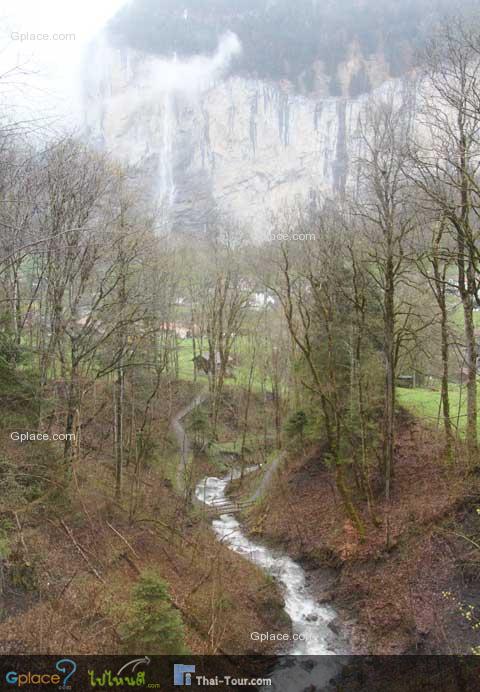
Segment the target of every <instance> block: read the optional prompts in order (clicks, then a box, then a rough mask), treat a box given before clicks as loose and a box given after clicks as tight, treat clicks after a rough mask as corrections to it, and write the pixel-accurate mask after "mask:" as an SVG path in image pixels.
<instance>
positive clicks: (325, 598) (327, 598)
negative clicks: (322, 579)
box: [317, 591, 334, 603]
mask: <svg viewBox="0 0 480 692" xmlns="http://www.w3.org/2000/svg"><path fill="white" fill-rule="evenodd" d="M333 599H334V594H333V591H324V592H323V593H321V594H320V596H319V597H318V598H317V601H318V602H319V603H330V602H331V601H333Z"/></svg>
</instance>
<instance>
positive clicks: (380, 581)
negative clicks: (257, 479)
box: [250, 420, 480, 654]
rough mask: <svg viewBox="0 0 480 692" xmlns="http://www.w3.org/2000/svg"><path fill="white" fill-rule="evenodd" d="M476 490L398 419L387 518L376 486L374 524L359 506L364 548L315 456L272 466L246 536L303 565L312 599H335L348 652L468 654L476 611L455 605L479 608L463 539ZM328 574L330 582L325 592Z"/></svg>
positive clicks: (469, 547) (471, 553)
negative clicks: (345, 631)
mask: <svg viewBox="0 0 480 692" xmlns="http://www.w3.org/2000/svg"><path fill="white" fill-rule="evenodd" d="M379 480H380V479H379ZM479 492H480V483H479V480H478V476H477V475H472V474H467V470H466V468H465V467H463V466H462V465H457V466H455V467H448V466H446V465H445V463H444V462H443V461H442V454H441V444H440V442H439V441H438V439H435V434H434V433H432V431H429V430H425V429H422V428H421V427H419V426H418V425H416V424H415V423H413V422H412V421H408V420H404V421H403V422H402V423H401V427H400V432H399V436H398V440H397V445H396V452H395V482H394V489H393V498H392V504H391V507H390V512H389V520H388V521H387V508H386V506H385V504H384V502H383V500H382V499H381V498H382V496H381V484H380V482H379V483H378V488H377V500H376V507H375V513H376V515H377V517H378V519H379V521H378V522H377V523H378V525H375V524H374V523H373V522H372V520H371V518H369V516H368V511H367V508H366V506H365V504H364V503H362V502H361V501H360V500H359V499H357V502H358V504H359V507H360V508H361V511H362V514H363V517H364V519H365V522H366V529H367V531H366V540H365V541H364V542H363V543H362V542H360V540H359V538H358V535H357V533H356V531H355V530H354V528H353V527H352V525H351V524H350V522H349V521H348V520H347V519H346V516H345V514H344V512H343V509H342V504H341V499H340V497H339V496H338V493H337V492H336V489H335V486H334V483H333V480H332V474H331V471H329V470H328V468H327V467H326V465H325V463H324V460H323V458H322V454H321V452H320V451H318V450H317V451H315V450H312V451H311V452H310V454H309V455H308V456H307V457H306V458H303V459H302V458H300V457H299V456H297V457H296V458H295V459H292V458H291V459H289V460H288V461H287V462H286V463H285V464H283V466H281V467H280V468H279V471H278V473H277V474H276V475H275V478H274V481H273V483H272V485H271V488H270V491H269V492H268V493H267V494H266V495H265V496H264V499H263V501H262V502H261V504H260V505H259V506H258V507H257V508H256V510H255V512H254V514H253V516H251V517H250V530H251V533H252V534H255V535H257V534H258V535H260V536H262V538H264V539H268V540H270V541H271V542H272V543H274V544H277V545H281V546H282V547H283V548H285V549H286V550H287V551H288V552H289V554H290V555H291V556H292V557H294V558H295V559H297V560H300V561H301V562H302V563H303V564H304V565H305V566H306V567H307V568H308V571H309V575H310V579H311V581H312V584H314V585H315V584H317V585H318V584H322V586H321V587H319V586H317V594H318V597H319V598H320V600H322V599H323V600H325V601H332V602H334V604H335V607H336V609H337V610H338V611H339V613H340V615H341V619H343V620H344V621H346V622H347V626H348V627H349V629H350V630H351V642H352V646H353V647H354V650H356V651H358V652H368V653H374V654H393V653H394V654H399V653H406V652H412V653H414V652H427V653H428V652H433V653H451V652H454V651H459V652H463V653H469V652H470V650H471V647H472V646H474V645H476V644H477V643H478V642H477V639H478V636H477V635H476V633H475V630H474V629H473V627H472V625H474V624H475V623H476V622H477V617H476V615H477V610H476V609H475V608H474V610H473V613H472V617H471V618H470V620H469V619H468V617H464V616H462V613H461V605H462V604H463V605H467V606H476V605H477V603H478V594H477V592H478V579H479V576H480V549H479V548H478V545H477V546H475V545H473V544H472V543H471V542H469V541H468V538H471V537H474V536H475V534H476V533H478V530H479V527H478V515H477V513H476V508H477V506H478V505H477V500H478V498H479V497H480V495H479ZM387 525H389V530H390V541H389V543H390V545H389V547H388V548H387V545H386V538H387V536H386V532H387ZM464 536H465V537H464ZM326 570H328V571H329V572H330V574H331V575H332V574H333V575H334V576H333V577H332V582H331V583H332V587H331V590H329V591H328V592H325V586H324V584H325V574H326Z"/></svg>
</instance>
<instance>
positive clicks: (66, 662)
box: [5, 658, 77, 689]
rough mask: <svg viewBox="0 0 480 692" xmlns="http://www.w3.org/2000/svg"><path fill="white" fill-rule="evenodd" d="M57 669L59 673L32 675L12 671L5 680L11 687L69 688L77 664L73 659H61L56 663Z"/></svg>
mask: <svg viewBox="0 0 480 692" xmlns="http://www.w3.org/2000/svg"><path fill="white" fill-rule="evenodd" d="M55 668H56V669H57V670H58V671H59V673H62V674H63V677H62V676H61V675H58V674H57V673H32V671H31V670H29V671H28V672H27V673H17V672H16V671H15V670H10V671H9V672H8V673H7V674H6V675H5V680H6V681H7V682H8V684H9V685H15V686H16V687H23V686H24V685H60V686H61V687H63V688H65V689H66V688H67V684H68V681H69V680H70V678H71V677H72V675H73V674H74V672H75V671H76V670H77V664H76V663H75V661H72V659H71V658H61V659H60V660H59V661H57V662H56V663H55Z"/></svg>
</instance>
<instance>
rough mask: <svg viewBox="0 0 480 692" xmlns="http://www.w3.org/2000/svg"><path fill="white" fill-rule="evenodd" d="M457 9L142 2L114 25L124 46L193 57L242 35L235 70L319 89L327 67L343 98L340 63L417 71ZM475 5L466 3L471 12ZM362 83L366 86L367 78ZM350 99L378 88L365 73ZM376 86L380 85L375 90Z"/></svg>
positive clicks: (393, 4) (405, 4)
mask: <svg viewBox="0 0 480 692" xmlns="http://www.w3.org/2000/svg"><path fill="white" fill-rule="evenodd" d="M456 7H457V6H456V4H455V3H453V5H452V3H451V2H450V3H445V2H444V1H443V0H437V1H435V2H432V0H422V1H421V2H411V1H410V0H402V2H398V1H397V0H389V1H388V2H385V1H383V2H381V3H379V2H378V1H377V0H368V2H358V1H357V0H341V1H340V2H338V1H337V2H318V1H317V0H301V2H298V3H296V4H292V3H291V2H290V1H289V0H275V1H274V2H272V1H271V0H261V1H260V2H258V1H256V2H251V1H250V0H235V1H234V2H231V0H218V2H209V3H208V5H205V3H203V2H197V1H196V0H185V2H183V3H180V4H179V3H178V2H176V0H162V2H156V1H155V0H136V1H135V2H132V3H129V4H128V5H126V6H125V7H124V8H123V9H122V10H121V11H120V12H119V13H118V14H117V15H116V16H115V17H114V19H113V20H112V21H111V23H110V27H109V28H110V32H111V34H112V35H113V36H114V37H116V40H117V41H119V43H120V44H126V45H130V46H132V47H133V48H136V49H139V50H142V51H147V52H151V53H153V54H161V55H172V54H173V53H175V54H178V55H179V56H191V55H194V54H196V53H206V52H207V53H208V52H213V51H214V50H215V48H216V45H217V43H218V39H219V37H220V36H221V35H222V34H224V33H226V32H227V31H232V32H234V33H235V34H236V35H237V36H238V37H239V39H240V42H241V43H242V46H243V52H242V55H241V56H239V57H238V58H237V59H236V64H235V72H236V73H237V74H240V75H242V76H245V75H248V76H249V77H252V76H256V77H257V78H259V79H270V80H280V79H284V80H288V81H290V82H291V83H292V84H293V85H294V87H295V88H296V89H300V90H302V91H306V92H307V93H308V92H311V91H314V90H315V75H316V71H317V70H318V67H319V65H321V66H322V67H321V69H322V71H323V72H324V74H325V75H326V77H327V78H328V80H329V93H330V94H331V95H332V96H338V95H340V93H341V90H340V86H339V83H338V76H339V74H338V68H339V65H340V64H341V63H342V62H343V61H345V60H348V58H349V56H350V53H351V52H352V50H354V48H355V47H356V48H357V49H358V51H359V53H360V55H361V56H363V58H364V60H366V61H369V60H370V61H372V60H373V61H376V60H381V59H382V57H381V56H383V59H384V60H385V62H386V64H387V70H388V73H389V75H390V76H391V77H399V76H401V75H403V74H405V73H406V72H408V71H409V70H411V69H412V67H414V66H415V63H416V54H417V50H418V49H419V48H420V47H421V46H423V45H424V44H425V41H426V40H427V39H428V36H429V35H430V33H431V29H432V25H433V24H434V23H435V21H438V20H439V17H441V16H443V14H444V13H445V12H453V11H454V10H455V8H456ZM469 7H474V5H470V3H469V2H462V13H467V12H468V8H469ZM360 80H361V81H360ZM356 81H357V84H356V85H355V84H354V85H352V86H351V92H350V95H351V96H352V97H355V96H356V95H357V94H358V93H363V92H364V91H366V92H368V91H370V88H371V85H370V83H369V82H368V80H366V79H365V77H364V78H363V79H362V72H361V71H359V72H358V73H357V77H356ZM375 86H376V85H375Z"/></svg>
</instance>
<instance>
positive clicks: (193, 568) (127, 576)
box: [0, 373, 284, 654]
mask: <svg viewBox="0 0 480 692" xmlns="http://www.w3.org/2000/svg"><path fill="white" fill-rule="evenodd" d="M0 375H1V373H0ZM7 384H8V388H7ZM21 384H22V383H21V382H17V380H12V382H11V383H10V382H9V383H5V382H4V381H3V380H2V379H1V377H0V387H1V388H0V412H1V414H2V415H1V419H2V420H1V423H0V434H1V439H2V450H1V458H0V481H1V482H2V487H3V489H4V493H2V498H1V503H0V519H1V523H0V559H1V566H2V593H1V598H0V606H1V616H0V621H1V624H2V642H1V646H0V652H1V653H16V654H19V653H42V654H49V653H57V652H58V651H66V650H68V651H69V652H71V653H72V654H87V653H88V654H108V653H121V652H123V651H124V650H125V644H124V642H123V636H124V625H125V623H126V622H127V621H128V620H129V618H130V617H131V598H132V588H133V587H134V585H135V584H136V583H137V582H138V579H139V577H140V576H141V575H142V574H143V573H144V572H145V571H146V570H148V571H149V572H154V573H155V574H156V575H158V577H159V578H161V579H163V580H164V582H165V583H166V584H167V588H168V593H169V600H170V603H171V606H172V607H173V608H174V609H176V610H177V611H178V612H179V613H180V615H181V618H182V620H183V623H184V632H185V643H186V646H187V648H188V649H189V650H190V651H192V652H194V653H197V654H201V653H214V652H218V653H220V652H222V651H223V652H227V653H241V654H244V653H246V650H245V642H250V641H251V639H250V632H251V631H252V630H256V631H266V630H270V629H278V628H279V627H280V626H282V625H284V622H283V600H282V598H281V596H280V595H279V593H278V590H277V588H276V587H275V584H274V583H273V582H272V581H271V580H268V579H267V578H266V577H265V576H264V574H263V572H262V571H261V570H259V569H258V568H256V567H255V566H254V565H252V564H250V563H249V562H247V561H245V560H244V559H242V558H241V557H240V556H238V555H236V554H235V553H232V551H230V550H229V549H228V548H227V547H225V546H223V545H221V544H220V543H218V541H217V540H216V538H215V536H214V535H213V534H212V532H211V531H210V529H209V527H208V525H207V524H206V522H204V521H203V519H202V518H201V517H200V516H199V515H195V514H193V515H191V514H189V513H188V512H186V511H185V509H186V508H185V503H184V498H183V496H181V495H179V494H178V493H177V492H176V491H175V489H174V485H175V479H176V477H177V463H176V462H177V461H178V457H179V454H178V449H177V445H176V441H175V439H173V438H172V437H171V435H170V433H169V425H170V420H171V416H173V417H175V411H181V410H182V408H183V407H185V406H186V405H187V404H188V402H190V401H191V400H192V397H193V396H194V392H193V391H192V386H191V385H189V384H186V383H183V384H182V383H175V382H166V383H165V386H164V387H163V390H162V396H161V397H159V398H158V401H157V400H156V401H155V402H154V406H153V415H154V419H153V420H152V437H151V439H150V446H149V450H150V451H149V454H148V456H147V457H146V458H144V459H143V460H142V461H141V462H135V461H134V460H133V459H128V463H127V464H126V467H125V474H124V479H123V493H122V497H121V498H120V499H115V498H114V459H113V455H112V426H111V421H112V415H113V412H112V410H111V391H110V390H109V388H108V387H100V386H97V388H96V391H95V395H94V397H92V400H91V401H86V402H85V420H86V421H89V423H88V424H86V425H85V427H84V429H83V434H82V449H81V450H79V452H80V453H81V457H80V458H79V459H76V460H75V461H74V463H73V467H72V469H71V470H72V477H71V481H70V483H66V482H65V481H64V480H63V475H62V462H61V455H62V447H61V443H53V442H48V443H44V442H36V443H31V444H20V443H18V442H15V441H14V440H11V439H10V432H11V431H12V430H23V429H35V425H36V418H35V411H34V410H29V409H27V406H26V403H25V400H30V398H31V396H32V393H31V391H30V390H28V391H27V389H26V385H24V389H25V392H23V390H22V389H21ZM27 384H28V383H27ZM90 407H91V410H90ZM93 413H95V416H93V415H92V416H91V415H89V414H93ZM50 425H51V429H52V431H55V430H58V427H57V426H58V421H56V419H54V418H52V419H51V421H50ZM45 426H47V423H45ZM199 472H200V471H199ZM232 573H235V575H236V579H235V580H232V579H231V574H232ZM140 649H141V650H140ZM272 650H273V647H272V645H271V644H269V643H268V642H266V643H264V644H260V643H259V642H257V643H256V651H255V652H256V653H269V652H272ZM162 652H164V649H162V642H159V644H158V647H155V646H154V647H152V650H150V651H145V650H144V644H139V651H138V653H139V654H145V653H162ZM129 653H137V652H136V651H132V650H131V649H129Z"/></svg>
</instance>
